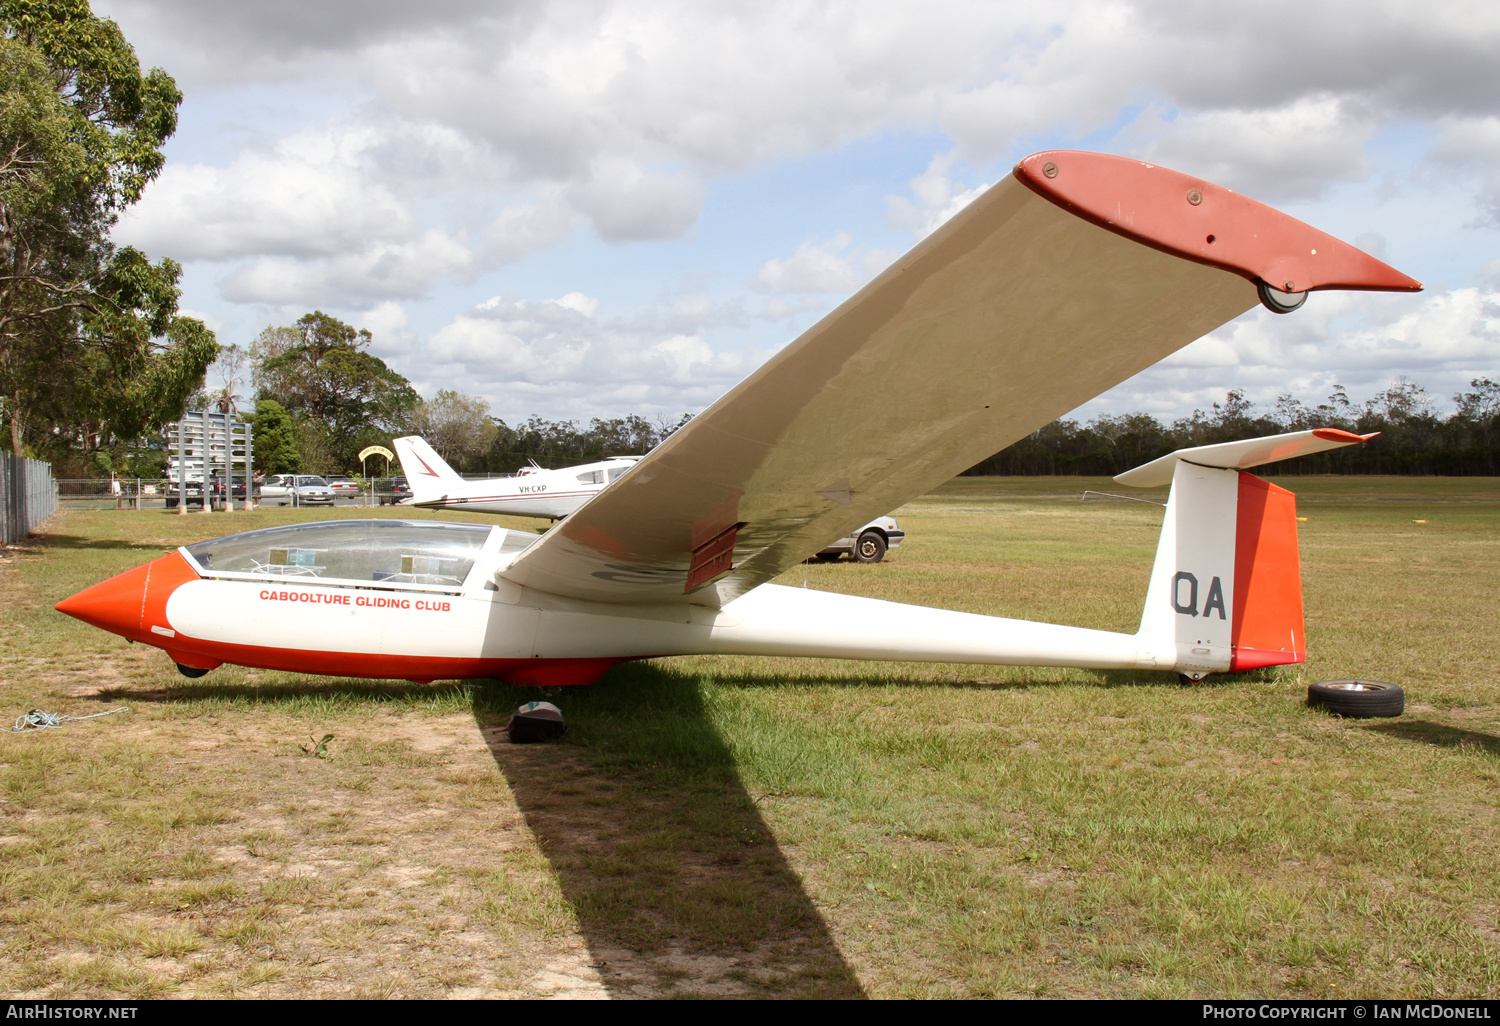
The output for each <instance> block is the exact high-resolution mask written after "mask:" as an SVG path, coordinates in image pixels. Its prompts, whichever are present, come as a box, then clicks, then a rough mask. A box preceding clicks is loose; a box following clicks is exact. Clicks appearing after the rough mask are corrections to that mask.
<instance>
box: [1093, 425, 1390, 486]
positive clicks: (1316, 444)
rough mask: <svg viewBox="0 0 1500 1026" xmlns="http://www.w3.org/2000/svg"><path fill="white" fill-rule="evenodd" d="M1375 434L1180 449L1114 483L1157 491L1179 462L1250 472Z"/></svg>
mask: <svg viewBox="0 0 1500 1026" xmlns="http://www.w3.org/2000/svg"><path fill="white" fill-rule="evenodd" d="M1378 434H1380V432H1379V431H1376V432H1374V433H1372V434H1368V435H1357V434H1354V433H1353V432H1352V431H1340V430H1339V429H1338V428H1313V429H1312V430H1311V431H1291V432H1288V433H1287V434H1284V435H1270V436H1268V437H1266V438H1246V439H1244V440H1243V441H1239V442H1221V443H1219V444H1218V445H1198V446H1194V447H1193V448H1191V449H1178V450H1177V451H1176V452H1174V453H1169V454H1168V455H1166V456H1163V457H1161V458H1160V459H1156V460H1152V461H1151V462H1150V463H1146V464H1143V465H1142V466H1139V467H1136V468H1135V469H1134V470H1127V471H1125V473H1123V474H1116V475H1115V480H1116V481H1118V482H1120V484H1123V485H1130V486H1131V487H1133V488H1157V487H1159V486H1161V485H1169V484H1171V483H1172V472H1173V471H1174V470H1175V469H1176V467H1177V462H1178V461H1179V460H1186V461H1187V462H1188V463H1193V464H1196V465H1198V466H1200V467H1218V468H1220V469H1223V470H1248V469H1249V468H1251V467H1259V466H1261V465H1262V464H1265V463H1275V462H1277V461H1278V460H1289V459H1291V458H1292V457H1294V456H1308V455H1311V454H1312V453H1315V452H1327V451H1328V450H1329V449H1340V448H1343V447H1344V446H1346V445H1358V444H1359V443H1360V442H1368V441H1369V440H1370V439H1372V438H1374V437H1375V435H1378Z"/></svg>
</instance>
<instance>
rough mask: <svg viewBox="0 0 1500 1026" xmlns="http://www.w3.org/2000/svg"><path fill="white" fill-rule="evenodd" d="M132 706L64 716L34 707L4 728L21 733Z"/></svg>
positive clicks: (126, 710)
mask: <svg viewBox="0 0 1500 1026" xmlns="http://www.w3.org/2000/svg"><path fill="white" fill-rule="evenodd" d="M129 710H130V706H128V705H122V706H120V708H118V709H106V710H104V711H103V712H96V713H89V714H88V715H87V716H62V715H59V714H58V713H49V712H42V711H41V710H40V709H33V710H31V712H28V713H22V714H21V715H20V716H17V717H16V725H15V726H14V727H6V728H4V729H5V731H6V733H9V734H19V733H21V732H22V731H24V730H46V729H47V728H48V727H61V726H62V725H63V724H64V723H67V722H68V721H69V720H92V719H93V718H94V717H96V716H108V715H110V714H111V713H117V712H128V711H129Z"/></svg>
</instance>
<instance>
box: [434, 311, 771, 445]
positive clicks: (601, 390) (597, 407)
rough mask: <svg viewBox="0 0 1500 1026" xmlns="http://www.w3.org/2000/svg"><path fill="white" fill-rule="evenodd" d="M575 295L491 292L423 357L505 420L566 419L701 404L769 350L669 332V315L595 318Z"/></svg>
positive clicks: (452, 323)
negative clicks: (528, 296) (726, 347)
mask: <svg viewBox="0 0 1500 1026" xmlns="http://www.w3.org/2000/svg"><path fill="white" fill-rule="evenodd" d="M573 299H575V297H574V296H565V297H563V300H573ZM576 299H577V300H578V301H577V302H574V303H566V304H565V302H563V301H558V300H553V301H549V302H545V303H531V302H528V301H525V300H522V299H517V298H515V297H510V296H497V297H495V298H494V299H491V300H487V301H486V302H485V303H483V304H480V306H479V307H476V308H475V309H474V310H472V311H471V312H469V313H467V314H462V315H460V316H458V317H455V318H453V320H452V321H450V322H449V323H448V324H446V325H444V326H443V327H442V328H441V329H439V330H438V331H437V332H436V333H434V335H433V336H432V338H431V339H429V340H428V342H427V344H426V346H425V347H424V348H423V349H422V351H421V353H420V359H421V360H422V361H423V362H424V364H425V365H426V367H427V370H428V373H429V374H430V376H432V377H433V378H434V379H435V380H436V379H439V378H441V379H446V380H456V381H461V382H463V385H462V386H461V387H462V390H463V391H466V392H471V393H478V394H482V395H485V396H486V397H487V398H489V399H490V401H491V403H492V404H493V405H494V407H495V409H496V410H497V411H498V412H499V413H500V415H501V416H502V417H509V418H520V417H524V416H526V415H528V414H530V413H534V412H535V413H540V414H542V415H543V416H567V417H570V418H571V417H584V416H593V415H607V414H609V413H611V412H612V413H615V414H618V413H619V412H621V411H626V410H628V411H634V412H647V413H649V412H652V411H663V412H667V413H676V412H681V411H683V410H697V409H701V408H702V407H704V406H706V405H707V404H708V403H710V402H712V401H713V400H714V399H717V398H718V397H719V396H720V395H721V394H723V393H724V392H725V391H727V390H728V389H729V388H730V387H732V386H733V385H734V384H735V382H737V381H739V379H740V378H742V377H744V376H745V375H746V374H748V373H749V372H750V371H751V370H753V369H755V367H757V366H758V365H759V364H760V363H761V362H763V361H764V360H765V359H766V357H768V356H769V355H770V353H769V352H768V351H765V350H761V349H755V348H746V349H742V350H737V351H730V352H720V351H716V350H714V349H713V348H712V347H711V346H710V345H709V344H708V343H707V342H706V341H705V340H704V338H703V335H702V332H701V330H697V331H694V330H678V331H674V330H672V329H671V322H672V318H671V317H670V316H669V317H668V318H667V319H665V320H659V319H656V318H652V317H645V318H635V319H628V318H612V319H608V320H600V319H597V318H595V317H594V312H595V310H596V309H597V307H596V306H595V305H594V304H595V301H594V300H592V299H590V298H589V297H576ZM580 308H581V309H580ZM715 314H716V312H715V311H710V312H708V315H707V317H706V320H707V321H711V320H712V318H713V317H714V316H715ZM699 327H700V328H701V323H700V325H699Z"/></svg>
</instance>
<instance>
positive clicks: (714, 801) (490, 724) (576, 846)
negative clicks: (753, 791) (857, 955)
mask: <svg viewBox="0 0 1500 1026" xmlns="http://www.w3.org/2000/svg"><path fill="white" fill-rule="evenodd" d="M538 697H539V696H538V694H537V691H536V689H517V688H510V687H506V686H504V685H499V684H496V685H492V686H490V687H487V688H485V689H483V690H482V691H477V692H476V693H475V695H474V714H475V718H476V720H477V721H478V723H479V725H480V727H481V730H482V732H483V736H484V738H485V741H486V743H487V744H488V745H489V748H490V752H491V754H492V755H493V756H494V759H495V762H496V764H497V765H498V766H499V767H500V770H501V772H502V773H503V774H504V775H505V778H506V780H508V781H509V783H510V787H511V790H512V791H513V792H514V793H515V796H516V801H517V804H518V805H519V807H520V809H521V812H522V813H523V815H524V816H525V817H526V822H527V825H528V826H529V827H530V828H531V830H532V832H533V834H535V836H536V838H537V840H538V842H539V843H540V845H541V849H542V852H543V853H544V854H545V856H546V857H547V860H548V862H549V863H550V864H551V866H552V869H553V871H554V873H555V874H556V876H557V879H558V881H559V882H560V884H561V887H562V891H563V894H564V897H565V898H566V899H567V901H568V904H569V905H570V906H571V907H572V908H573V910H574V912H575V914H576V915H577V917H578V923H579V927H580V929H581V931H582V933H583V935H584V937H585V939H586V940H587V942H588V945H589V950H590V952H591V954H592V956H593V958H594V960H595V964H596V965H597V966H598V967H599V971H600V975H601V977H602V979H603V981H604V983H605V986H606V987H607V988H608V989H609V990H610V991H611V993H613V994H616V995H618V996H648V995H653V994H672V995H684V996H686V995H694V994H701V995H704V996H711V995H716V994H722V995H727V994H746V995H756V994H762V995H766V996H777V997H826V998H848V997H860V996H863V994H862V991H861V989H860V986H859V982H858V980H857V978H856V977H855V975H854V972H853V971H852V970H851V969H850V968H849V965H848V964H847V963H846V962H845V961H844V958H843V955H842V954H841V953H840V952H839V949H838V946H837V944H835V942H834V940H833V938H832V936H831V935H830V933H829V931H828V926H827V924H826V923H825V922H824V920H823V917H822V915H821V914H820V913H819V912H818V909H817V908H816V907H815V906H814V904H813V902H812V899H811V898H810V897H809V896H808V894H807V892H806V891H805V890H804V889H803V887H802V882H801V880H800V879H799V878H798V876H797V874H796V873H795V872H794V871H793V870H792V868H791V867H790V866H789V865H788V864H787V861H786V859H785V857H784V856H783V855H782V852H781V849H780V848H779V847H778V845H777V842H776V839H775V837H774V836H773V835H772V833H771V831H770V830H769V828H768V827H767V826H766V823H765V821H764V820H763V819H762V818H761V816H760V813H759V811H758V810H757V809H756V806H755V801H754V799H753V798H751V796H750V795H749V794H748V793H747V792H746V790H745V788H744V785H743V784H742V783H741V781H740V778H739V773H738V772H737V768H736V766H735V763H734V759H733V756H732V755H731V753H730V751H729V748H728V746H727V745H726V743H725V741H724V739H723V738H722V737H721V736H720V735H719V733H718V731H717V730H716V729H715V727H714V726H713V724H712V722H711V721H710V717H709V715H708V713H707V710H706V709H705V708H704V704H703V696H702V691H701V685H700V682H699V679H698V678H697V677H696V675H690V674H678V673H673V672H671V671H670V670H666V669H662V668H660V667H656V666H651V665H646V664H634V665H628V666H621V667H618V668H617V669H615V670H614V671H613V672H611V673H610V674H609V676H608V677H607V678H606V680H604V681H603V682H601V683H599V684H597V685H594V686H593V687H590V688H580V689H577V690H566V691H561V693H554V694H552V695H550V696H548V697H550V698H551V699H552V700H553V701H555V702H557V703H558V704H559V705H560V706H561V707H562V708H563V711H564V714H565V715H566V717H567V720H568V724H569V732H568V734H567V736H566V737H565V738H564V739H562V740H561V741H558V742H553V743H550V744H543V745H512V744H510V743H509V742H508V741H507V740H506V737H505V729H504V728H505V722H506V719H507V718H508V716H509V714H510V713H511V712H512V711H513V710H514V709H515V707H516V706H517V705H518V704H520V703H521V702H524V701H530V700H535V699H536V698H538Z"/></svg>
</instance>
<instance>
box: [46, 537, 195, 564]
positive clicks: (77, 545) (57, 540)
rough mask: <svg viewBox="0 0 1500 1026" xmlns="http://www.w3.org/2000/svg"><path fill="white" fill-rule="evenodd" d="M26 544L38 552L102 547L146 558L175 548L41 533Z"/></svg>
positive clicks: (163, 544) (124, 540) (139, 542)
mask: <svg viewBox="0 0 1500 1026" xmlns="http://www.w3.org/2000/svg"><path fill="white" fill-rule="evenodd" d="M26 544H27V545H28V546H29V547H31V548H35V549H36V550H37V551H39V552H41V551H45V550H46V549H69V550H74V551H76V550H79V549H104V550H118V551H121V552H130V551H135V552H138V553H139V554H140V555H141V556H143V557H146V558H154V556H159V555H161V554H162V553H163V552H167V551H171V552H175V551H176V550H177V547H176V546H175V545H174V546H172V548H171V549H168V548H167V546H166V543H162V544H157V543H155V542H152V543H151V544H149V545H148V544H146V543H145V542H141V541H131V540H130V539H129V538H84V537H82V536H80V535H76V534H41V535H37V536H35V537H33V538H29V539H26Z"/></svg>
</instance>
